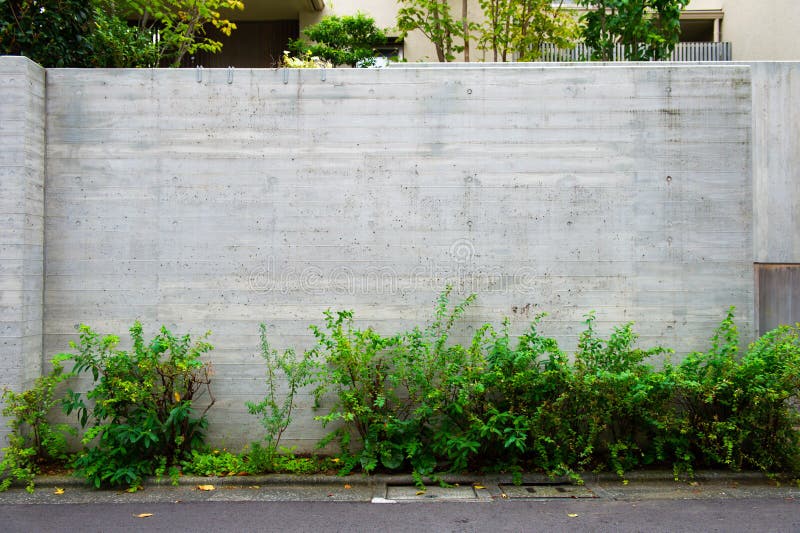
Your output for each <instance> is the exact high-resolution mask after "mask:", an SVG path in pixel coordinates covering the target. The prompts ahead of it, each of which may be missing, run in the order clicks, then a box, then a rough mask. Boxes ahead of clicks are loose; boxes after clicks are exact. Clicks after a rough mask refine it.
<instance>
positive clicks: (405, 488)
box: [386, 485, 491, 502]
mask: <svg viewBox="0 0 800 533" xmlns="http://www.w3.org/2000/svg"><path fill="white" fill-rule="evenodd" d="M490 499H491V496H490V495H489V493H488V491H487V490H486V489H485V488H484V487H482V486H479V485H476V486H472V485H457V486H453V487H440V486H438V485H435V486H430V487H426V489H425V491H420V490H419V488H417V487H416V486H414V485H387V487H386V500H388V501H395V502H404V501H416V502H419V501H484V500H490Z"/></svg>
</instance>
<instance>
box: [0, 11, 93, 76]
mask: <svg viewBox="0 0 800 533" xmlns="http://www.w3.org/2000/svg"><path fill="white" fill-rule="evenodd" d="M93 24H94V23H93V10H92V4H91V2H86V1H84V0H0V55H23V56H26V57H28V58H30V59H32V60H33V61H36V62H37V63H39V64H40V65H42V66H44V67H88V66H91V65H92V57H93V48H92V43H91V37H90V35H91V32H92V30H93Z"/></svg>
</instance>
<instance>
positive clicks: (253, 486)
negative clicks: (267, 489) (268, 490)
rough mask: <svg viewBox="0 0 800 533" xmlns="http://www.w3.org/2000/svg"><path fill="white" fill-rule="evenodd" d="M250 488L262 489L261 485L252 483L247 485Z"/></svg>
mask: <svg viewBox="0 0 800 533" xmlns="http://www.w3.org/2000/svg"><path fill="white" fill-rule="evenodd" d="M247 488H248V489H260V488H261V485H250V486H248V487H247Z"/></svg>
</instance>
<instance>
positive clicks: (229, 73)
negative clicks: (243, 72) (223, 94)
mask: <svg viewBox="0 0 800 533" xmlns="http://www.w3.org/2000/svg"><path fill="white" fill-rule="evenodd" d="M232 83H233V67H228V85H231V84H232Z"/></svg>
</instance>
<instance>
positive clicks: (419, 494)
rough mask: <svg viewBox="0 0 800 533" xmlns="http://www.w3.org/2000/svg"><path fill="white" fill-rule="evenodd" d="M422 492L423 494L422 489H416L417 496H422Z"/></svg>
mask: <svg viewBox="0 0 800 533" xmlns="http://www.w3.org/2000/svg"><path fill="white" fill-rule="evenodd" d="M423 494H425V491H424V490H418V491H417V496H422V495H423Z"/></svg>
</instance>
